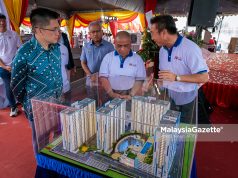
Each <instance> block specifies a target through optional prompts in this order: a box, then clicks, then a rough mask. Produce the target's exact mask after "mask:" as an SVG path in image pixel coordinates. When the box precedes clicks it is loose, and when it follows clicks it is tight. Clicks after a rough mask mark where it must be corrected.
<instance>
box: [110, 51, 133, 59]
mask: <svg viewBox="0 0 238 178" xmlns="http://www.w3.org/2000/svg"><path fill="white" fill-rule="evenodd" d="M114 56H121V55H120V54H119V53H118V52H117V51H116V50H115V51H114ZM131 56H133V52H132V50H130V52H129V54H128V55H127V56H126V58H127V57H131Z"/></svg>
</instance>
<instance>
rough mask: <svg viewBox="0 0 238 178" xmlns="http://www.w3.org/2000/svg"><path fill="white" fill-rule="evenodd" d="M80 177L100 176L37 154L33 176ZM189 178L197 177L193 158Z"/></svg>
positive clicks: (97, 177) (46, 177) (95, 177)
mask: <svg viewBox="0 0 238 178" xmlns="http://www.w3.org/2000/svg"><path fill="white" fill-rule="evenodd" d="M42 177H44V178H50V177H54V178H65V177H73V178H81V177H90V178H100V177H104V176H100V175H98V174H97V173H94V172H90V171H89V170H86V169H82V168H79V167H76V166H73V165H71V164H69V163H65V162H64V161H61V160H57V159H55V158H52V157H49V156H47V155H44V154H38V155H37V169H36V175H35V178H42ZM190 178H197V171H196V161H195V159H194V160H193V165H192V171H191V175H190Z"/></svg>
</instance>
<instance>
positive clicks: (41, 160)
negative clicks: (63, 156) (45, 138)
mask: <svg viewBox="0 0 238 178" xmlns="http://www.w3.org/2000/svg"><path fill="white" fill-rule="evenodd" d="M37 164H38V165H37V166H38V168H37V171H36V176H35V177H39V178H41V177H52V175H54V177H55V176H56V175H57V177H63V176H65V177H74V178H77V177H78V178H79V177H90V178H91V177H92V178H99V177H101V176H99V175H97V174H96V173H92V172H89V171H87V170H85V169H80V168H79V167H75V166H73V165H70V164H68V163H65V162H63V161H59V160H57V159H55V158H52V157H49V156H46V155H44V154H38V155H37ZM52 171H53V172H52Z"/></svg>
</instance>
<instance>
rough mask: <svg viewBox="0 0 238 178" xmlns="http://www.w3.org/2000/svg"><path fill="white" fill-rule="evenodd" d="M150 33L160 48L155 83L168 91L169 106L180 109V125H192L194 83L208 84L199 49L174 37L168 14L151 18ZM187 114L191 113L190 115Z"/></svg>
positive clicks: (171, 18)
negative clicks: (156, 81) (173, 105)
mask: <svg viewBox="0 0 238 178" xmlns="http://www.w3.org/2000/svg"><path fill="white" fill-rule="evenodd" d="M150 31H151V37H152V39H153V40H154V41H155V42H156V44H157V45H158V46H161V48H160V53H159V60H160V61H159V69H160V71H159V80H162V81H163V85H164V86H166V87H167V88H169V89H170V90H171V92H170V95H171V97H172V98H173V99H174V100H173V101H172V104H173V103H174V104H175V105H177V106H179V107H180V109H179V111H181V112H182V117H181V122H186V123H191V122H192V123H195V119H196V118H195V117H194V115H195V114H194V113H195V112H194V111H195V110H194V101H195V100H194V99H195V97H196V96H197V90H198V84H201V83H205V82H207V81H208V67H207V64H206V61H205V60H204V58H203V56H202V52H201V49H200V48H199V47H198V45H197V44H195V43H194V42H192V41H191V40H189V39H187V38H185V37H183V36H181V35H179V34H178V32H177V28H176V25H175V22H174V20H173V17H172V16H170V15H160V16H156V17H153V18H152V19H151V29H150ZM173 91H174V92H173ZM179 107H175V108H179ZM188 111H189V112H190V111H191V112H192V113H191V112H190V116H189V114H188ZM183 112H187V114H184V113H183ZM191 114H192V115H193V116H191ZM183 116H185V117H183ZM189 117H190V118H189ZM191 118H192V120H190V119H191Z"/></svg>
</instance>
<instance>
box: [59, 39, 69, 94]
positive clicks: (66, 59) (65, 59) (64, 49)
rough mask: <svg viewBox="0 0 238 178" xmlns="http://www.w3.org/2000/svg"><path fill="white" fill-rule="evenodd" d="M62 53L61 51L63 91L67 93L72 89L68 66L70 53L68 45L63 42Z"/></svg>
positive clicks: (61, 45)
mask: <svg viewBox="0 0 238 178" xmlns="http://www.w3.org/2000/svg"><path fill="white" fill-rule="evenodd" d="M60 53H61V73H62V79H63V93H66V92H68V91H69V90H70V82H69V77H68V74H67V68H66V66H67V64H68V62H69V55H68V49H67V47H66V46H65V45H63V44H62V43H60Z"/></svg>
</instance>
